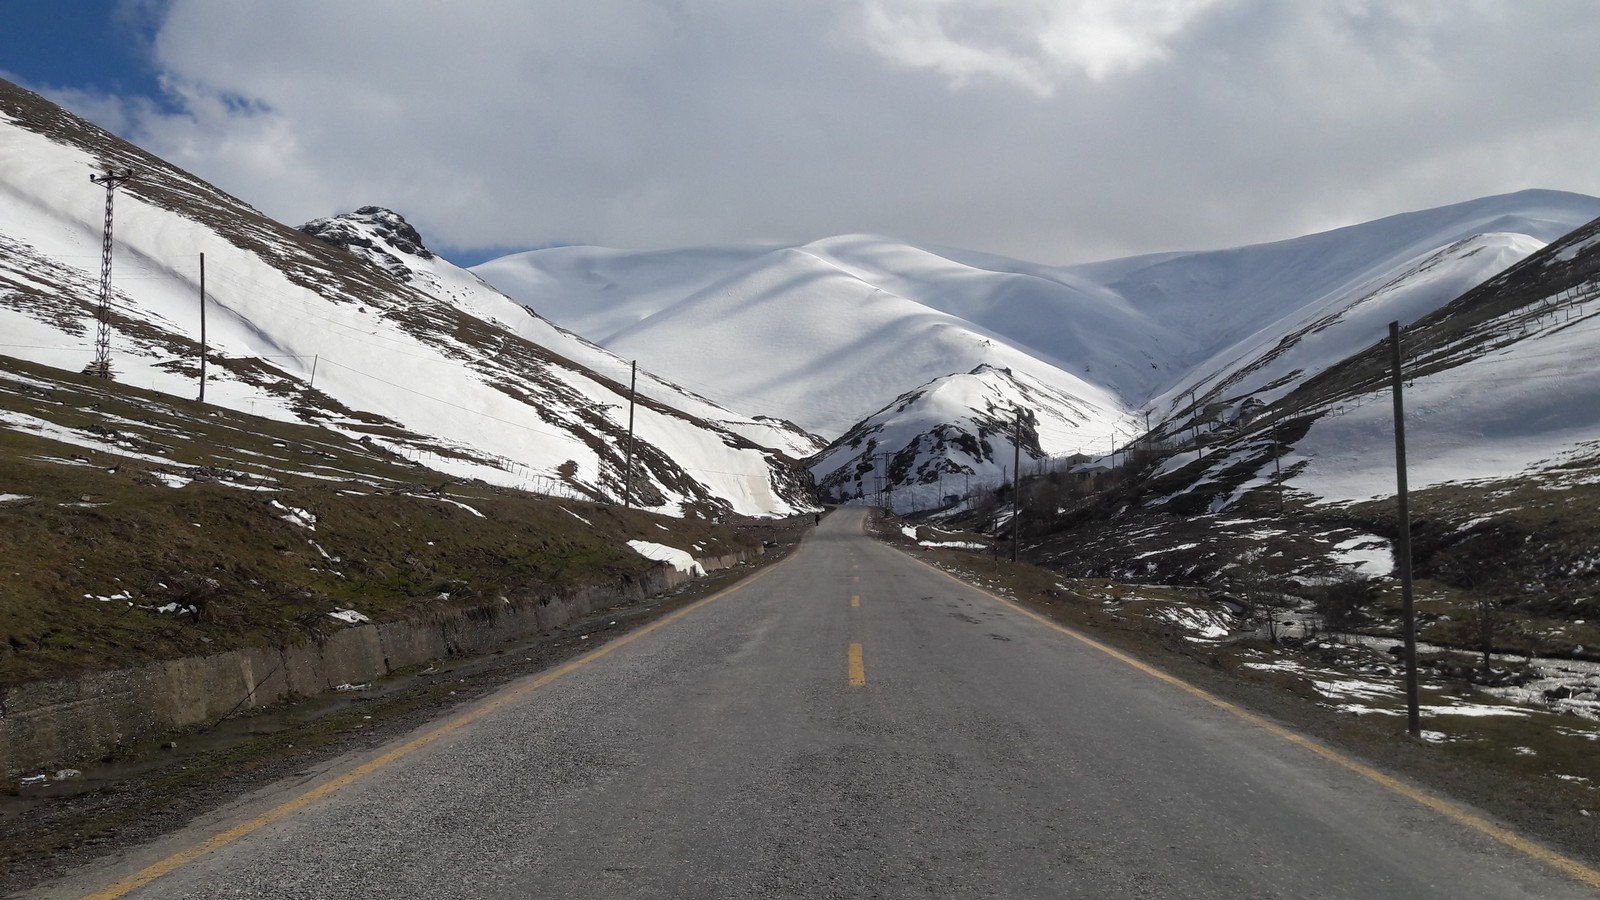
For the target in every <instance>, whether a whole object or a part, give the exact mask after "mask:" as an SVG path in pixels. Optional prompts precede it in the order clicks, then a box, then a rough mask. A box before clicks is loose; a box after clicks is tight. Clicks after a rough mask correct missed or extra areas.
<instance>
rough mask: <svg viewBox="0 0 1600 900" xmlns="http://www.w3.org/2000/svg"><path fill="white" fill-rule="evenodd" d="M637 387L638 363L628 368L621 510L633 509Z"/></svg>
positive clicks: (635, 361)
mask: <svg viewBox="0 0 1600 900" xmlns="http://www.w3.org/2000/svg"><path fill="white" fill-rule="evenodd" d="M638 387H639V361H638V360H637V359H636V360H634V361H633V362H632V363H631V364H629V366H628V454H627V462H626V463H625V464H624V466H623V475H622V508H623V509H632V508H633V400H634V395H635V393H636V391H637V390H638Z"/></svg>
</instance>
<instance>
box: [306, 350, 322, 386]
mask: <svg viewBox="0 0 1600 900" xmlns="http://www.w3.org/2000/svg"><path fill="white" fill-rule="evenodd" d="M304 358H305V357H301V359H304ZM319 362H322V354H321V353H313V354H311V379H310V380H309V381H307V382H306V390H308V391H311V390H316V387H317V363H319Z"/></svg>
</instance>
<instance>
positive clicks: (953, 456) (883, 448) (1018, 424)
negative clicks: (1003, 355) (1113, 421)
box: [812, 365, 1110, 512]
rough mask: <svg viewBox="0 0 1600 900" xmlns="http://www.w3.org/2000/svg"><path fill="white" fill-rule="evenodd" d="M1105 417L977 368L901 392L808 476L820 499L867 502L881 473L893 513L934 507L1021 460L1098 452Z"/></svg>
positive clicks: (987, 483) (992, 481) (1026, 382)
mask: <svg viewBox="0 0 1600 900" xmlns="http://www.w3.org/2000/svg"><path fill="white" fill-rule="evenodd" d="M1104 410H1105V407H1104V406H1098V407H1097V406H1093V405H1089V404H1085V403H1083V402H1082V401H1080V400H1079V399H1078V398H1077V397H1075V396H1072V395H1067V394H1063V393H1061V392H1059V391H1057V390H1055V389H1054V388H1052V387H1050V386H1049V385H1047V384H1044V383H1042V382H1040V381H1038V380H1036V379H1034V378H1031V377H1029V376H1027V375H1025V374H1022V373H1019V372H1014V371H1011V370H1008V369H996V368H994V367H992V366H987V365H985V366H979V367H978V368H976V369H974V370H973V371H971V372H966V373H962V374H959V375H946V376H943V377H940V378H936V379H934V380H933V381H931V382H929V383H928V384H926V385H923V386H921V387H919V388H918V389H916V390H914V391H911V392H908V393H906V394H903V395H901V396H900V397H899V398H897V399H896V400H895V401H894V402H893V403H891V404H890V405H889V406H886V407H884V408H883V409H881V410H879V411H878V412H876V413H874V414H873V415H871V416H868V417H867V418H866V419H864V420H862V421H861V422H860V423H858V424H857V425H856V426H855V427H854V428H852V429H850V431H849V432H847V433H846V434H845V435H844V436H843V437H841V438H840V439H839V440H837V441H835V442H834V443H833V444H832V445H831V446H830V447H829V448H828V450H827V452H825V453H823V454H822V455H821V456H820V457H819V458H818V459H817V460H816V461H815V462H814V463H813V465H812V471H813V472H814V473H815V474H816V476H817V487H818V489H819V490H821V491H822V492H823V493H824V494H825V495H826V496H830V497H833V498H837V499H848V498H859V497H863V496H867V497H870V496H872V494H873V493H874V492H875V491H876V490H878V489H879V480H880V478H883V477H884V476H887V480H888V483H889V484H890V485H891V486H892V490H891V492H890V496H889V497H887V498H885V499H886V502H888V503H889V504H890V505H892V506H893V508H894V509H896V510H897V511H902V512H903V511H908V510H913V509H928V508H933V507H936V506H941V505H944V504H945V503H946V502H947V501H948V498H949V497H950V496H952V495H961V496H965V495H967V494H968V493H969V492H971V491H973V490H975V489H978V488H994V487H996V486H998V485H999V484H1001V483H1002V482H1003V481H1004V480H1005V478H1006V476H1007V474H1008V473H1010V472H1012V471H1014V469H1013V467H1014V466H1015V465H1017V462H1018V459H1019V457H1020V462H1021V465H1022V468H1023V470H1024V471H1032V470H1033V468H1034V466H1035V465H1036V464H1038V463H1039V462H1040V461H1041V460H1047V459H1052V458H1054V459H1061V458H1064V457H1069V456H1077V455H1078V454H1080V453H1085V452H1092V451H1094V450H1095V449H1096V448H1095V447H1093V446H1091V442H1092V441H1093V439H1094V438H1093V436H1094V435H1097V434H1099V433H1100V432H1101V430H1102V429H1104V427H1105V426H1106V424H1107V422H1106V419H1105V417H1104ZM1098 449H1099V450H1100V451H1101V452H1102V453H1104V452H1109V450H1110V447H1109V446H1107V444H1106V443H1102V446H1100V447H1099V448H1098ZM1019 451H1020V453H1019Z"/></svg>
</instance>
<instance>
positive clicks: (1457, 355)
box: [1152, 219, 1600, 511]
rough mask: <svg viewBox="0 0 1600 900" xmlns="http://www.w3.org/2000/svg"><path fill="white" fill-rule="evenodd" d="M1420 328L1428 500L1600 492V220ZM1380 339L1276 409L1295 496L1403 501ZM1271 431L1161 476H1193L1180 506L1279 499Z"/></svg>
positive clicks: (1409, 390)
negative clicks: (1490, 490)
mask: <svg viewBox="0 0 1600 900" xmlns="http://www.w3.org/2000/svg"><path fill="white" fill-rule="evenodd" d="M1476 243H1478V244H1479V245H1480V246H1485V247H1492V246H1494V245H1495V244H1497V243H1498V241H1496V240H1495V239H1494V236H1489V237H1488V238H1486V239H1483V240H1481V241H1478V242H1476ZM1373 302H1374V303H1377V304H1379V305H1380V310H1381V312H1382V314H1381V315H1376V316H1375V317H1374V318H1375V319H1380V320H1388V321H1395V320H1399V321H1405V320H1406V319H1407V318H1408V317H1407V316H1405V315H1403V312H1404V304H1403V303H1397V304H1394V305H1390V306H1388V307H1384V306H1383V305H1382V302H1383V301H1382V298H1381V297H1380V298H1379V299H1377V300H1374V301H1373ZM1409 318H1414V321H1412V322H1411V324H1410V325H1409V326H1408V327H1406V328H1405V329H1404V331H1403V332H1402V347H1403V349H1404V360H1405V362H1404V365H1405V372H1406V378H1405V382H1404V396H1405V408H1406V444H1407V480H1408V482H1409V484H1410V486H1411V487H1412V488H1413V489H1422V488H1426V487H1430V486H1433V485H1439V484H1445V483H1466V482H1474V481H1503V480H1510V479H1519V478H1523V477H1532V478H1534V479H1535V480H1536V481H1537V482H1538V483H1541V484H1544V485H1547V486H1548V487H1549V489H1555V490H1560V489H1563V488H1565V487H1570V486H1571V485H1572V484H1574V483H1575V481H1589V482H1592V479H1593V478H1594V475H1593V472H1594V469H1595V467H1596V466H1597V465H1600V364H1597V363H1596V361H1595V355H1594V348H1595V347H1596V346H1597V345H1600V219H1597V220H1595V221H1593V222H1590V223H1588V224H1586V225H1584V226H1582V227H1580V228H1579V229H1577V230H1575V231H1573V232H1572V233H1570V234H1568V235H1567V236H1565V237H1564V238H1562V239H1560V240H1558V241H1557V242H1555V243H1552V244H1551V245H1549V246H1547V247H1545V248H1543V249H1541V250H1539V251H1538V252H1536V253H1534V254H1533V255H1531V256H1528V257H1527V258H1526V259H1524V260H1522V261H1521V262H1519V263H1517V264H1516V265H1514V266H1512V267H1511V268H1509V269H1507V270H1506V271H1504V272H1502V273H1500V274H1498V275H1495V276H1494V277H1492V278H1490V279H1488V280H1486V281H1484V282H1483V283H1482V284H1480V285H1478V286H1476V287H1474V288H1472V289H1471V290H1468V291H1466V292H1464V293H1463V294H1462V295H1461V296H1459V297H1457V298H1454V299H1452V300H1451V301H1449V302H1448V303H1445V304H1442V305H1441V306H1439V307H1438V308H1436V309H1432V310H1429V311H1427V312H1426V313H1423V314H1418V315H1415V316H1414V317H1409ZM1385 324H1386V323H1385ZM1379 330H1380V333H1382V334H1383V337H1384V340H1383V341H1382V342H1381V343H1377V344H1373V343H1372V342H1369V345H1368V346H1367V347H1365V348H1362V349H1361V350H1360V351H1359V352H1355V353H1353V354H1351V355H1349V356H1348V357H1347V358H1344V359H1340V360H1338V361H1336V362H1334V363H1333V364H1331V365H1329V366H1327V367H1326V368H1325V369H1323V370H1321V371H1318V372H1316V373H1315V374H1314V375H1312V376H1311V377H1307V378H1303V379H1299V380H1298V382H1297V385H1296V386H1295V387H1294V389H1293V390H1291V391H1289V392H1288V393H1287V394H1286V395H1285V396H1282V397H1281V398H1279V399H1278V400H1277V401H1276V402H1275V404H1274V410H1275V411H1276V412H1277V413H1278V414H1279V415H1280V416H1281V419H1282V422H1283V428H1282V433H1283V434H1284V435H1286V437H1285V438H1284V440H1283V441H1282V448H1283V454H1282V458H1281V460H1280V463H1281V467H1282V470H1283V472H1284V473H1285V475H1284V480H1285V487H1286V489H1287V490H1289V491H1293V492H1296V493H1298V494H1299V495H1300V496H1302V497H1304V498H1306V499H1310V500H1315V501H1322V502H1335V503H1337V502H1345V501H1358V500H1366V499H1370V498H1379V497H1387V496H1392V495H1393V493H1394V491H1395V468H1394V453H1393V446H1394V444H1393V441H1394V418H1393V416H1394V410H1393V388H1392V377H1391V371H1392V355H1391V354H1392V347H1391V345H1390V344H1389V343H1388V341H1387V330H1386V328H1382V329H1379ZM1266 425H1267V420H1266V418H1265V417H1261V416H1258V417H1257V418H1256V419H1255V421H1254V423H1253V424H1252V425H1249V426H1247V427H1245V428H1244V429H1242V430H1241V431H1239V432H1237V433H1236V432H1234V431H1231V430H1229V431H1223V432H1221V433H1219V434H1218V435H1216V436H1215V437H1216V438H1217V440H1215V441H1214V442H1213V443H1212V449H1211V450H1210V452H1209V453H1208V455H1207V456H1206V458H1205V460H1204V462H1203V463H1195V462H1193V460H1194V456H1192V455H1189V454H1187V453H1185V454H1180V455H1178V456H1174V457H1172V458H1170V459H1168V460H1167V461H1166V462H1165V463H1164V465H1163V466H1162V468H1161V470H1160V471H1159V472H1158V474H1168V473H1175V472H1180V471H1181V472H1183V473H1184V475H1183V476H1182V478H1183V486H1182V487H1181V488H1180V489H1179V491H1178V494H1191V493H1192V494H1195V495H1196V496H1201V497H1209V498H1210V499H1209V504H1210V508H1211V509H1212V510H1213V511H1220V510H1223V509H1226V508H1228V507H1229V506H1230V505H1232V504H1233V503H1234V502H1236V501H1238V500H1239V499H1241V498H1242V497H1244V496H1245V495H1247V494H1248V493H1249V492H1250V491H1252V490H1256V489H1262V488H1271V489H1275V486H1274V485H1275V482H1274V472H1275V471H1276V470H1277V466H1275V464H1274V461H1273V455H1274V453H1273V451H1274V449H1275V448H1276V447H1277V446H1279V442H1277V441H1275V440H1274V439H1273V437H1272V434H1273V432H1272V430H1271V429H1270V428H1268V427H1264V426H1266ZM1241 473H1242V474H1241ZM1174 496H1176V495H1174ZM1167 499H1171V498H1170V497H1168V498H1160V499H1157V500H1155V501H1153V503H1152V505H1155V506H1159V505H1161V504H1162V503H1164V502H1166V500H1167Z"/></svg>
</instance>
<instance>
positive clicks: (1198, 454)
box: [1189, 388, 1206, 459]
mask: <svg viewBox="0 0 1600 900" xmlns="http://www.w3.org/2000/svg"><path fill="white" fill-rule="evenodd" d="M1195 402H1196V401H1195V398H1194V389H1193V388H1190V389H1189V424H1190V425H1192V426H1194V458H1195V459H1205V458H1206V454H1205V451H1204V450H1201V449H1200V411H1199V410H1197V409H1195Z"/></svg>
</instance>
